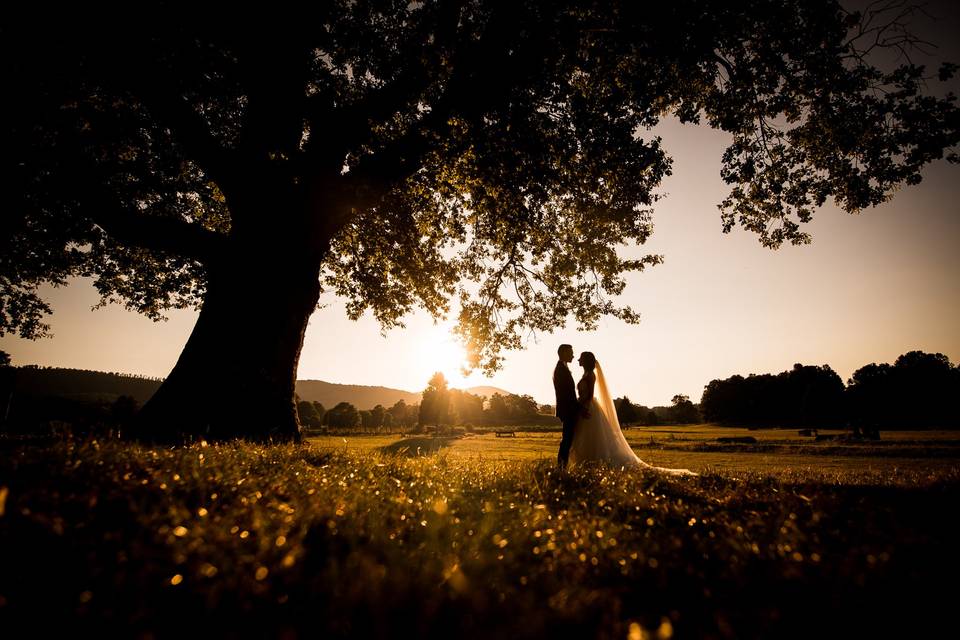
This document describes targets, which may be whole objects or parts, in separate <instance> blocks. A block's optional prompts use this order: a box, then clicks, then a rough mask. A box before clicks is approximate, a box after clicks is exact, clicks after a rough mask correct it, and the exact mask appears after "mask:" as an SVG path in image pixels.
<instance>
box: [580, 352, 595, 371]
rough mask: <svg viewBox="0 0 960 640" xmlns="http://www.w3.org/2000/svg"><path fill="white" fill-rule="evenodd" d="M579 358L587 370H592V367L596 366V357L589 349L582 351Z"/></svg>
mask: <svg viewBox="0 0 960 640" xmlns="http://www.w3.org/2000/svg"><path fill="white" fill-rule="evenodd" d="M580 358H581V359H582V360H583V362H582V363H581V364H583V368H584V369H586V370H587V371H593V368H594V367H596V366H597V358H596V357H595V356H594V355H593V354H592V353H591V352H589V351H584V352H583V353H581V354H580Z"/></svg>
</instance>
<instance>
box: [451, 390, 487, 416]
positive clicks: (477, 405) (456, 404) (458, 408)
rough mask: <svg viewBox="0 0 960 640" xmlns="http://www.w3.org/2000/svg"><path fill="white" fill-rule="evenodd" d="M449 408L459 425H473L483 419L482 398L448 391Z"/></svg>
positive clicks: (459, 391) (458, 391)
mask: <svg viewBox="0 0 960 640" xmlns="http://www.w3.org/2000/svg"><path fill="white" fill-rule="evenodd" d="M450 407H451V410H452V412H453V414H454V415H455V416H456V417H457V421H458V422H459V423H461V424H463V423H470V424H475V423H477V422H479V421H480V420H482V419H483V398H482V397H480V396H478V395H475V394H472V393H468V392H466V391H462V390H460V389H450Z"/></svg>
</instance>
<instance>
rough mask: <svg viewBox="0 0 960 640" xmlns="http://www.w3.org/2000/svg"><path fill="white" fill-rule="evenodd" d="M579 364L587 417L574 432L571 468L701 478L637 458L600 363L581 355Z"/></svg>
mask: <svg viewBox="0 0 960 640" xmlns="http://www.w3.org/2000/svg"><path fill="white" fill-rule="evenodd" d="M577 363H578V364H579V365H580V366H581V367H583V377H582V378H580V382H578V383H577V398H578V401H579V402H580V405H581V406H582V407H583V408H584V409H585V410H586V414H585V415H584V416H582V417H581V418H580V421H579V422H578V423H577V426H576V428H575V429H574V432H573V444H571V446H570V458H569V460H570V463H569V464H570V466H571V467H575V466H577V465H579V464H582V463H585V462H593V461H596V462H604V463H606V464H608V465H611V466H616V467H640V468H644V469H654V470H656V471H663V472H666V473H669V474H671V475H678V476H680V475H684V476H686V475H689V476H695V475H698V474H696V473H694V472H693V471H690V470H689V469H666V468H664V467H655V466H653V465H651V464H647V463H646V462H644V461H643V460H641V459H640V458H638V457H637V455H636V454H635V453H634V452H633V450H632V449H631V448H630V445H629V444H627V439H626V438H624V437H623V431H621V430H620V421H619V420H618V419H617V410H616V408H615V407H614V405H613V400H611V399H610V392H609V391H608V390H607V383H606V380H604V378H603V369H601V368H600V363H599V362H597V359H596V357H594V355H593V354H592V353H590V352H589V351H584V352H583V353H581V354H580V359H579V360H577ZM594 390H596V394H594Z"/></svg>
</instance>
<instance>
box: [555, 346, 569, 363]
mask: <svg viewBox="0 0 960 640" xmlns="http://www.w3.org/2000/svg"><path fill="white" fill-rule="evenodd" d="M557 355H558V356H560V360H562V361H563V362H573V345H569V344H562V345H560V346H559V347H558V348H557Z"/></svg>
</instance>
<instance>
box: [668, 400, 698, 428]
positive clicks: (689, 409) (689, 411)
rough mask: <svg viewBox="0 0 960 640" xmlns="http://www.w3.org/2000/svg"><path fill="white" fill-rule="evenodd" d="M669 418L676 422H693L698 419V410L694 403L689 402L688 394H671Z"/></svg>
mask: <svg viewBox="0 0 960 640" xmlns="http://www.w3.org/2000/svg"><path fill="white" fill-rule="evenodd" d="M670 420H671V421H672V422H675V423H677V424H693V423H695V422H699V421H700V412H699V411H698V410H697V407H696V405H694V404H693V403H692V402H690V396H686V395H682V394H677V395H675V396H673V399H672V400H671V407H670Z"/></svg>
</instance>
